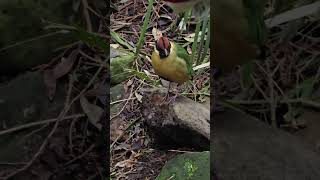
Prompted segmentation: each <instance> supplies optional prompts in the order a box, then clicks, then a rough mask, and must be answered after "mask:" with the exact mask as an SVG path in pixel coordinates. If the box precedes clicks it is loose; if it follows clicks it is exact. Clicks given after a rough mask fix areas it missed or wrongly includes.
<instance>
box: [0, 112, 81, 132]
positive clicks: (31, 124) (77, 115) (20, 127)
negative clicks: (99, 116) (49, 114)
mask: <svg viewBox="0 0 320 180" xmlns="http://www.w3.org/2000/svg"><path fill="white" fill-rule="evenodd" d="M81 117H85V114H83V113H81V114H73V115H70V116H65V117H63V118H62V119H61V120H67V119H72V118H81ZM57 120H58V118H53V119H47V120H43V121H37V122H32V123H28V124H23V125H21V126H17V127H13V128H10V129H6V130H3V131H0V136H1V135H4V134H9V133H13V132H16V131H20V130H22V129H27V128H30V127H33V126H38V125H41V124H48V123H52V122H56V121H57Z"/></svg>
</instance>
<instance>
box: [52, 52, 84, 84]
mask: <svg viewBox="0 0 320 180" xmlns="http://www.w3.org/2000/svg"><path fill="white" fill-rule="evenodd" d="M77 55H78V50H74V51H72V52H71V53H70V55H69V56H68V58H61V62H60V63H59V64H57V65H56V66H55V67H54V69H53V72H54V76H55V78H56V79H59V78H60V77H62V76H64V75H66V74H67V73H68V72H69V71H70V70H71V68H72V66H73V64H74V62H75V61H76V59H77Z"/></svg>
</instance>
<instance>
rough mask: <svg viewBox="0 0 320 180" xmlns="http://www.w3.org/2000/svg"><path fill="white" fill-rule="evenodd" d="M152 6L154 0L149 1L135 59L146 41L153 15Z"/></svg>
mask: <svg viewBox="0 0 320 180" xmlns="http://www.w3.org/2000/svg"><path fill="white" fill-rule="evenodd" d="M152 6H153V0H148V8H147V12H146V15H145V18H144V20H143V26H142V29H141V35H140V37H139V41H138V43H137V48H136V52H135V57H137V56H138V54H139V53H140V49H141V46H142V44H143V40H144V35H145V33H146V31H147V27H148V23H149V19H150V15H151V10H152Z"/></svg>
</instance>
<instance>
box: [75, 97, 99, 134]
mask: <svg viewBox="0 0 320 180" xmlns="http://www.w3.org/2000/svg"><path fill="white" fill-rule="evenodd" d="M80 104H81V107H82V109H83V111H84V113H85V114H86V115H87V116H88V118H89V122H90V123H91V124H92V125H94V126H95V127H97V128H98V129H99V130H101V128H102V125H101V124H99V120H100V117H101V116H102V113H103V109H102V108H101V107H99V106H97V105H94V104H91V103H89V101H88V100H87V99H86V98H85V97H84V96H81V97H80Z"/></svg>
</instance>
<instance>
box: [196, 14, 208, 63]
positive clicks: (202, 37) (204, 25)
mask: <svg viewBox="0 0 320 180" xmlns="http://www.w3.org/2000/svg"><path fill="white" fill-rule="evenodd" d="M208 19H209V18H208V16H204V19H203V21H202V29H201V37H200V47H199V52H198V58H197V63H196V64H200V62H202V61H200V57H201V56H203V55H204V56H205V55H206V54H204V52H202V53H203V54H202V53H201V50H202V48H203V46H204V38H205V36H206V29H207V25H208ZM208 34H209V31H208ZM206 41H208V39H206ZM199 61H200V62H199Z"/></svg>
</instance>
